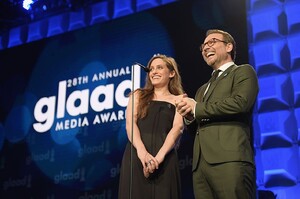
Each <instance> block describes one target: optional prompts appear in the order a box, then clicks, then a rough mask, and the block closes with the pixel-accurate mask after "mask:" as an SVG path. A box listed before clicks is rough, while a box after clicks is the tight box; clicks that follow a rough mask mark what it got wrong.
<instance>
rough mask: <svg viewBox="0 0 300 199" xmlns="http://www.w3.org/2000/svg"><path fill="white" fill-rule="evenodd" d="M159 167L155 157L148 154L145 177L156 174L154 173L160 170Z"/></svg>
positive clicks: (144, 167)
mask: <svg viewBox="0 0 300 199" xmlns="http://www.w3.org/2000/svg"><path fill="white" fill-rule="evenodd" d="M158 166H159V162H158V160H157V159H156V158H155V157H153V156H152V155H151V154H150V153H147V154H146V156H145V161H144V164H143V172H144V176H145V177H146V178H148V177H149V176H150V174H151V173H154V171H155V170H156V169H158Z"/></svg>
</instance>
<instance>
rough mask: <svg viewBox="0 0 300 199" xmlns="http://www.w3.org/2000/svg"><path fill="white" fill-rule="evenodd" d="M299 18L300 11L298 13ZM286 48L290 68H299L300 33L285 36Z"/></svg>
mask: <svg viewBox="0 0 300 199" xmlns="http://www.w3.org/2000/svg"><path fill="white" fill-rule="evenodd" d="M299 18H300V13H299ZM287 43H288V48H289V52H290V59H291V60H290V62H291V68H293V69H297V68H298V69H299V68H300V47H299V44H300V33H299V34H296V35H294V36H291V37H289V38H287Z"/></svg>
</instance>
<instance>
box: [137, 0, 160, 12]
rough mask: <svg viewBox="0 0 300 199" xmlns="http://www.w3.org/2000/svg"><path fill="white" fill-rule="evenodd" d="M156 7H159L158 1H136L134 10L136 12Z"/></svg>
mask: <svg viewBox="0 0 300 199" xmlns="http://www.w3.org/2000/svg"><path fill="white" fill-rule="evenodd" d="M158 5H159V3H158V1H153V0H137V2H136V8H137V10H138V11H142V10H145V9H148V8H152V7H156V6H158Z"/></svg>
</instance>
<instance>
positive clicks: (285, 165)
mask: <svg viewBox="0 0 300 199" xmlns="http://www.w3.org/2000/svg"><path fill="white" fill-rule="evenodd" d="M298 151H299V147H298V146H297V147H296V146H293V147H287V148H274V149H269V150H262V151H261V158H262V159H263V160H264V161H263V167H264V183H265V187H275V186H294V185H296V184H297V179H298V177H299V161H298V155H299V153H298ZM279 157H280V159H279Z"/></svg>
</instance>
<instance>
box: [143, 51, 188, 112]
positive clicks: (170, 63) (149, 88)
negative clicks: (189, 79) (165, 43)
mask: <svg viewBox="0 0 300 199" xmlns="http://www.w3.org/2000/svg"><path fill="white" fill-rule="evenodd" d="M155 59H162V60H163V61H164V62H165V63H166V65H167V67H168V69H169V70H170V71H175V75H174V77H172V78H171V79H170V82H169V85H168V88H169V91H170V93H171V94H173V95H181V94H183V93H184V91H183V88H182V81H181V76H180V74H179V70H178V65H177V63H176V61H175V60H174V58H172V57H168V56H166V55H161V54H156V55H154V56H153V57H152V58H151V59H150V60H149V62H148V64H147V67H148V68H149V67H150V65H151V63H152V61H153V60H155ZM137 91H138V94H139V104H138V106H137V110H139V111H138V113H137V118H143V117H145V116H146V115H147V111H148V107H149V102H150V101H151V100H152V99H153V98H154V87H153V85H152V83H151V81H150V77H149V74H148V75H147V77H146V83H145V86H144V87H143V88H140V89H137Z"/></svg>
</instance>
